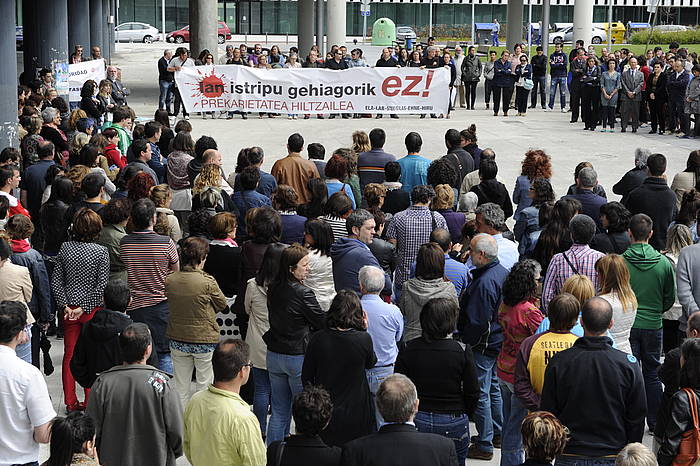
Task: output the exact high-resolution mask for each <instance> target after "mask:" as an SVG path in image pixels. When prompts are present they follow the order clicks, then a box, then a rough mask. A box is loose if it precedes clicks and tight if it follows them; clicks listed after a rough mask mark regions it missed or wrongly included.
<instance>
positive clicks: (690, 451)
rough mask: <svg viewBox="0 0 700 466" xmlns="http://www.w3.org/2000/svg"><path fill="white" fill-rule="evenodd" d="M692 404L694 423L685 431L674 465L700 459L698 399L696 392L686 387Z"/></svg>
mask: <svg viewBox="0 0 700 466" xmlns="http://www.w3.org/2000/svg"><path fill="white" fill-rule="evenodd" d="M683 391H684V392H685V394H686V396H687V397H688V404H689V405H690V415H691V419H692V421H693V425H692V426H691V428H690V430H688V431H686V432H684V433H683V435H682V436H681V443H680V445H678V453H677V454H676V457H675V458H673V466H691V465H694V464H696V463H697V462H698V460H700V427H698V400H697V397H696V396H695V392H694V391H693V390H691V389H690V388H684V389H683Z"/></svg>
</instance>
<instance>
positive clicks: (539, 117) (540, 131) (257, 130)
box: [40, 39, 700, 465]
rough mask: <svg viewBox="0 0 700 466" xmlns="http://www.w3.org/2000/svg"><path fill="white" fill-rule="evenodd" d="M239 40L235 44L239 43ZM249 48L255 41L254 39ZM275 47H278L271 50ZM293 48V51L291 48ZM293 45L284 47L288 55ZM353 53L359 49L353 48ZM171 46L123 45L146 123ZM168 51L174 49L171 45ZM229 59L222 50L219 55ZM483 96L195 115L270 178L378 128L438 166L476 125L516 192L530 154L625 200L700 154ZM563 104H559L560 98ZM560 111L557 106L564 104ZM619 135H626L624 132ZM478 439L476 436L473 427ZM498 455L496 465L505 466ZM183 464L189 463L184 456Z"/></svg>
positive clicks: (559, 182) (57, 355)
mask: <svg viewBox="0 0 700 466" xmlns="http://www.w3.org/2000/svg"><path fill="white" fill-rule="evenodd" d="M240 42H242V41H241V40H240V39H234V41H232V42H230V43H233V44H236V45H237V44H239V43H240ZM248 43H249V44H252V43H253V41H252V40H249V41H248ZM269 45H272V43H270V44H269ZM289 45H293V44H289ZM289 45H286V44H284V43H282V44H281V47H282V49H283V50H285V51H286V50H288V47H289ZM347 46H348V49H351V48H353V47H354V45H353V43H348V44H347ZM165 47H166V45H165V44H163V43H155V44H118V45H117V53H116V54H115V56H114V57H113V64H115V65H117V66H119V67H120V68H121V69H122V82H123V83H124V84H125V85H126V86H127V87H128V88H130V89H131V96H129V98H128V102H129V105H130V106H131V107H132V108H133V109H134V110H135V111H136V113H137V115H138V116H139V117H140V118H144V119H146V118H150V117H152V116H153V113H154V111H155V110H156V109H157V106H158V81H157V79H158V73H157V67H156V62H157V60H158V58H159V57H160V56H161V55H162V52H163V49H164V48H165ZM167 47H168V48H173V49H174V48H175V47H174V44H168V45H167ZM360 47H361V48H363V50H365V58H366V59H367V61H368V63H370V64H373V63H374V62H375V61H376V59H377V58H378V56H379V53H380V49H381V48H379V47H369V46H367V47H363V46H361V45H360ZM220 53H223V50H220ZM479 91H480V95H479V98H478V99H477V105H476V107H477V110H475V111H466V110H464V109H457V110H456V111H455V112H453V113H452V115H451V118H450V119H431V118H426V119H419V117H418V116H417V115H410V116H409V115H405V116H404V115H402V116H401V118H400V119H398V120H395V119H390V118H388V115H386V116H385V117H384V118H383V119H381V120H376V119H371V120H370V119H349V120H344V119H342V118H340V117H338V118H336V119H333V120H329V119H327V118H326V119H324V120H318V119H316V118H315V117H312V118H311V119H309V120H303V119H299V120H287V118H286V115H280V116H278V117H277V118H274V119H271V118H267V117H266V118H264V119H259V118H258V115H257V114H251V115H250V116H249V118H248V120H242V119H241V118H240V116H239V115H236V116H235V119H233V120H226V119H214V120H212V119H207V120H203V119H202V118H201V117H200V116H197V115H196V114H192V115H191V120H190V122H191V123H192V127H193V137H194V138H195V139H196V138H198V137H199V136H202V135H208V136H212V137H214V138H215V139H216V141H217V143H218V145H219V150H220V151H221V152H222V153H223V156H224V169H225V171H226V172H227V173H229V172H230V171H232V170H233V169H234V167H235V165H236V155H237V154H238V151H239V150H240V149H241V148H243V147H250V146H260V147H262V148H263V149H264V151H265V154H266V157H265V163H264V165H263V169H264V170H266V171H269V169H270V168H271V167H272V164H273V163H274V162H275V160H277V159H279V158H281V157H283V156H285V155H286V149H285V144H286V141H287V137H288V136H289V135H290V134H291V133H294V132H298V133H300V134H302V135H303V136H304V139H305V141H306V143H307V144H308V143H311V142H318V143H321V144H323V145H324V146H325V148H326V154H327V156H328V155H330V153H332V151H333V150H335V149H337V148H339V147H349V146H350V144H351V138H350V136H351V134H352V132H353V131H355V130H365V131H367V132H369V131H370V130H371V129H372V128H375V127H381V128H384V130H385V131H386V133H387V143H386V146H385V150H386V151H387V152H390V153H393V154H395V155H396V156H397V157H402V156H404V155H405V148H404V145H403V140H404V136H405V135H406V133H408V132H410V131H417V132H419V133H420V134H421V136H422V137H423V151H422V154H421V155H423V156H425V157H428V158H430V159H436V158H439V157H441V156H442V155H444V154H445V152H446V149H445V144H444V139H443V136H444V134H445V131H446V130H447V129H449V128H456V129H459V130H461V129H464V128H466V127H468V126H469V125H470V124H472V123H474V124H476V127H477V135H478V138H479V142H478V144H479V146H480V147H482V148H485V147H491V148H493V149H494V150H495V151H496V160H497V162H498V167H499V177H501V178H502V179H503V180H504V182H505V184H506V187H507V188H508V189H509V190H512V188H513V185H514V182H515V178H516V177H517V176H518V175H519V174H520V162H521V160H522V158H523V154H524V153H525V152H526V151H527V150H528V149H531V148H533V149H543V150H545V152H547V153H548V154H549V155H550V156H551V157H552V165H553V177H552V184H553V186H554V189H555V192H556V194H557V196H561V195H563V194H565V193H566V190H567V187H568V186H569V185H570V184H571V183H573V170H574V167H575V166H576V164H577V163H579V162H581V161H584V160H587V161H590V162H591V163H592V164H593V165H594V167H595V169H596V171H597V172H598V177H599V182H600V183H601V184H602V185H603V186H604V187H605V189H606V192H607V193H608V199H610V200H619V198H620V196H617V195H615V194H613V193H612V185H613V184H614V183H616V182H617V181H618V180H619V179H620V177H621V176H622V175H623V174H624V173H625V172H626V171H627V170H629V169H631V168H632V167H633V157H634V149H635V148H636V147H646V148H648V149H650V150H651V151H652V152H660V153H662V154H664V155H666V157H667V158H668V172H667V173H668V176H669V179H670V178H672V177H673V175H674V174H675V173H677V172H678V171H681V170H683V169H684V168H685V163H686V158H687V156H688V153H689V152H690V151H691V150H694V149H698V148H700V141H699V140H681V139H678V138H676V137H674V136H658V135H648V134H647V132H648V131H649V128H648V126H647V127H644V128H641V129H640V130H639V131H640V132H639V133H637V134H632V133H630V132H629V131H628V132H627V133H625V134H621V133H619V132H617V133H614V134H610V133H600V132H595V133H593V132H590V131H584V130H583V129H582V127H583V124H582V123H577V124H570V123H569V118H570V114H562V113H560V111H559V109H558V107H557V108H556V109H555V111H554V112H545V111H543V110H541V109H539V108H538V109H535V110H529V111H528V114H527V117H524V118H523V117H516V116H514V115H515V113H516V112H515V111H512V112H511V113H512V115H513V116H510V117H508V118H503V117H501V116H499V117H494V116H493V113H492V111H491V110H485V109H484V104H483V85H482V84H480V85H479ZM557 100H558V99H557ZM557 106H558V103H557ZM618 131H619V128H618ZM52 341H53V349H52V355H53V361H54V366H55V367H56V371H55V372H54V374H53V375H51V376H50V377H48V383H49V391H50V393H51V397H52V399H53V403H54V408H55V409H56V411H57V412H58V413H59V414H60V415H64V414H65V406H64V404H63V393H62V389H61V358H62V354H63V342H62V341H61V340H52ZM471 434H475V429H474V425H473V424H472V425H471ZM645 443H646V444H647V445H649V446H650V445H651V437H650V436H649V435H646V436H645ZM47 457H48V445H43V446H42V455H41V459H40V461H44V460H45V459H46V458H47ZM499 460H500V456H499V450H496V455H495V456H494V459H493V460H492V461H490V462H488V463H489V464H498V462H499ZM468 461H469V463H470V464H475V463H478V464H486V463H487V462H483V461H476V460H468ZM178 464H183V465H184V464H189V463H188V462H187V460H186V459H185V458H184V457H183V458H181V459H180V461H178Z"/></svg>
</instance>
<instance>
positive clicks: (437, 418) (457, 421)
mask: <svg viewBox="0 0 700 466" xmlns="http://www.w3.org/2000/svg"><path fill="white" fill-rule="evenodd" d="M413 422H414V423H415V424H416V428H417V429H418V432H424V433H428V434H438V435H442V436H443V437H447V438H449V439H452V440H454V442H455V449H456V450H457V460H458V463H459V464H461V465H463V464H464V462H465V460H466V459H467V450H468V449H469V417H467V415H466V414H459V415H455V414H443V413H427V412H425V411H418V413H416V417H415V419H414V420H413Z"/></svg>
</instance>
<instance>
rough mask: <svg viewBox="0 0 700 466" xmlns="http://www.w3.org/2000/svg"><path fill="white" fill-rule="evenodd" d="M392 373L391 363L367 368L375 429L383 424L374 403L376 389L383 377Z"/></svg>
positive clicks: (382, 419)
mask: <svg viewBox="0 0 700 466" xmlns="http://www.w3.org/2000/svg"><path fill="white" fill-rule="evenodd" d="M393 373H394V366H393V365H392V366H388V367H373V368H371V369H367V383H368V384H369V393H370V395H371V396H372V404H373V405H374V413H375V415H376V417H377V429H379V428H380V427H381V426H382V424H384V418H383V417H382V415H381V414H380V413H379V410H378V409H377V405H376V403H375V400H376V396H377V390H379V385H381V383H382V382H383V381H384V379H386V378H387V377H389V376H390V375H391V374H393Z"/></svg>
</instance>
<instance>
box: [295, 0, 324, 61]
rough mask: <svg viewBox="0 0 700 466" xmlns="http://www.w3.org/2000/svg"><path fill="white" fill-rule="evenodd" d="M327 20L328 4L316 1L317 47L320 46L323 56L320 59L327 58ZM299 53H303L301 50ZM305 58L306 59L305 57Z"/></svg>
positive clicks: (320, 0)
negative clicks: (325, 39)
mask: <svg viewBox="0 0 700 466" xmlns="http://www.w3.org/2000/svg"><path fill="white" fill-rule="evenodd" d="M325 20H326V4H325V2H324V0H316V45H317V46H318V50H319V52H321V56H320V57H319V58H323V57H325V56H326V50H325V47H324V45H325V43H324V40H323V39H324V36H325V35H326V28H325ZM299 51H300V52H301V50H299ZM304 53H306V52H304ZM304 58H306V57H305V56H304Z"/></svg>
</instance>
